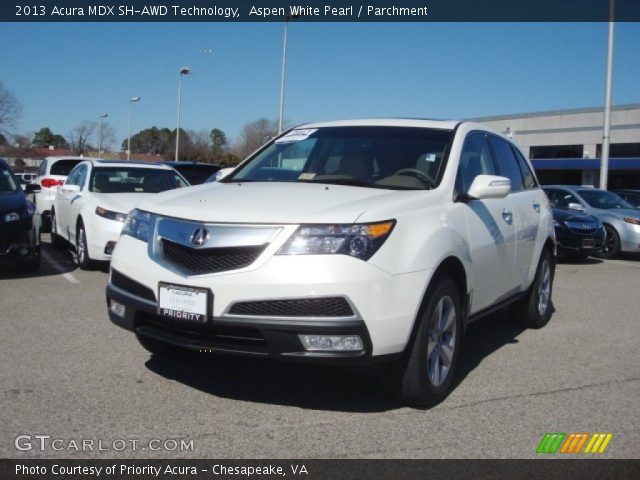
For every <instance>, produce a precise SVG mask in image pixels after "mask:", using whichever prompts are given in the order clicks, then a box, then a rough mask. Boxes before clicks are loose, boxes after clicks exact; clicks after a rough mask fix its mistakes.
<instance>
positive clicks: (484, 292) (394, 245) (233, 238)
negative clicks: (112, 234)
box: [107, 120, 555, 406]
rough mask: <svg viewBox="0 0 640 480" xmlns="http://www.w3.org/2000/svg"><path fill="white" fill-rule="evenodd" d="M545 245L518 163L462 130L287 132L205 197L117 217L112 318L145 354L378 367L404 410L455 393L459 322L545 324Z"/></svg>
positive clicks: (523, 165) (535, 190)
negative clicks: (505, 317) (384, 367)
mask: <svg viewBox="0 0 640 480" xmlns="http://www.w3.org/2000/svg"><path fill="white" fill-rule="evenodd" d="M554 265H555V238H554V229H553V220H552V216H551V210H550V207H549V203H548V201H547V198H546V196H545V194H544V192H543V191H542V190H541V189H540V188H539V186H538V183H537V181H536V178H535V176H534V174H533V172H532V170H531V166H530V165H529V163H528V162H527V161H526V160H525V158H524V156H523V155H522V153H521V152H520V151H519V150H518V148H517V147H516V146H515V145H513V144H512V143H511V142H510V141H509V140H508V139H506V138H505V137H503V136H502V135H501V134H499V133H496V132H493V131H490V130H488V129H486V128H485V127H483V126H481V125H478V124H473V123H459V122H451V121H426V120H354V121H340V122H327V123H316V124H309V125H304V126H301V127H297V128H295V129H292V130H290V131H288V132H285V133H284V134H283V135H281V136H279V137H278V138H276V139H275V140H273V141H271V142H269V143H268V144H266V145H265V146H264V147H263V148H262V149H260V150H259V151H257V152H256V153H255V154H253V155H252V156H251V157H249V158H248V159H247V160H246V161H245V162H244V163H243V164H241V165H240V166H239V167H238V168H237V169H235V170H234V171H233V173H232V174H231V175H229V176H228V177H226V178H225V179H223V180H222V181H221V182H218V183H210V184H205V185H202V186H197V187H192V188H189V189H183V190H176V191H172V192H165V193H161V194H159V195H158V196H156V197H155V198H154V199H152V200H146V201H144V202H142V203H140V204H139V206H138V208H137V209H136V210H133V211H132V212H131V213H130V214H129V216H128V218H127V219H126V222H125V226H124V228H123V233H122V236H121V238H120V240H119V241H118V244H117V246H116V249H115V251H114V253H113V258H112V261H111V275H110V279H109V284H108V287H107V302H108V311H109V316H110V318H111V320H112V321H113V322H114V323H116V324H117V325H120V326H122V327H124V328H126V329H128V330H131V331H133V332H135V334H136V335H137V337H138V339H139V341H140V343H141V344H142V345H143V346H144V347H145V348H147V349H148V350H149V351H151V352H152V353H154V354H157V355H164V356H178V355H182V354H185V353H186V352H188V351H189V350H192V351H193V350H195V351H198V350H206V351H214V352H225V353H237V354H245V355H254V356H265V357H273V358H279V359H283V360H285V359H286V360H298V361H302V360H314V361H326V362H334V363H335V362H343V363H360V364H362V363H365V364H366V363H373V362H377V361H381V360H390V361H393V364H392V365H393V366H394V368H392V369H390V370H391V371H392V372H396V373H394V379H395V385H396V386H397V388H398V391H399V393H400V394H401V396H402V398H403V399H404V400H405V401H406V402H408V403H410V404H412V405H416V406H429V405H433V404H435V403H437V402H439V401H441V400H442V399H443V398H444V397H445V396H446V395H447V393H448V392H449V390H450V389H451V385H452V379H453V376H454V372H455V368H456V364H457V361H458V358H459V356H460V345H461V344H460V340H461V336H462V333H463V331H464V329H465V326H466V325H467V323H468V322H470V321H472V320H474V319H476V318H478V317H480V316H482V315H483V314H486V313H488V312H490V311H493V310H495V309H496V308H497V307H500V306H504V305H507V304H512V305H513V307H514V308H513V311H514V316H515V318H516V319H517V320H518V321H520V322H522V323H523V324H524V325H526V326H530V327H534V328H538V327H541V326H543V325H545V323H546V322H547V321H548V320H549V317H550V315H551V310H552V307H551V288H552V281H553V272H554Z"/></svg>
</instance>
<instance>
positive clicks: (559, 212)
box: [553, 208, 599, 223]
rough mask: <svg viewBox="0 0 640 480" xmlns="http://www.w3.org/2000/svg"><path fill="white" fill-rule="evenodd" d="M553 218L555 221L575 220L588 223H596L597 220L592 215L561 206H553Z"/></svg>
mask: <svg viewBox="0 0 640 480" xmlns="http://www.w3.org/2000/svg"><path fill="white" fill-rule="evenodd" d="M553 219H554V220H556V221H559V222H560V221H561V222H565V221H567V220H569V221H575V222H588V223H598V222H599V220H598V219H597V218H596V217H594V216H593V215H588V214H586V213H583V212H579V211H577V210H565V209H563V208H554V209H553Z"/></svg>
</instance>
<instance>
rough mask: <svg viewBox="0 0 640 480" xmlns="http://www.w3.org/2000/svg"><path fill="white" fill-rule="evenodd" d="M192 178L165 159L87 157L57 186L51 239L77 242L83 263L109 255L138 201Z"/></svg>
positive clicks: (57, 243)
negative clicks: (162, 161) (162, 162)
mask: <svg viewBox="0 0 640 480" xmlns="http://www.w3.org/2000/svg"><path fill="white" fill-rule="evenodd" d="M188 185H189V184H188V183H187V181H186V180H185V179H184V178H183V177H182V176H181V175H180V174H179V173H178V172H176V171H175V170H174V169H173V168H171V167H168V166H166V165H160V164H153V163H137V162H110V161H106V160H86V161H83V162H81V163H79V164H78V165H77V166H76V167H75V168H74V169H73V170H72V171H71V172H70V173H69V176H68V177H67V179H66V181H65V183H64V185H63V186H62V187H60V188H59V189H58V192H57V194H56V197H55V200H54V202H53V208H52V211H51V241H52V243H53V244H54V246H62V245H63V244H64V243H65V242H64V240H66V241H67V242H69V243H71V244H72V245H74V246H75V247H76V252H77V255H76V258H77V262H78V266H79V267H80V268H81V269H87V268H89V267H90V266H91V264H92V262H93V261H94V260H103V261H104V260H110V259H111V253H112V252H113V248H114V247H115V244H116V242H117V240H118V238H119V237H120V232H121V231H122V226H123V224H124V220H125V218H126V216H127V213H128V212H129V211H130V210H132V209H133V208H134V207H135V206H136V205H137V204H138V203H139V202H141V201H142V200H145V199H147V198H148V197H150V196H151V195H154V194H156V193H159V192H163V191H165V190H171V189H173V188H180V187H186V186H188Z"/></svg>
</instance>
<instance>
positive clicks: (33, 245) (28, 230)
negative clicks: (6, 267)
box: [0, 220, 40, 263]
mask: <svg viewBox="0 0 640 480" xmlns="http://www.w3.org/2000/svg"><path fill="white" fill-rule="evenodd" d="M5 230H6V231H3V232H1V233H0V262H3V263H20V262H28V261H31V260H33V259H34V258H35V257H36V256H38V255H39V254H40V250H39V245H38V243H37V242H36V241H35V240H34V239H35V236H34V234H33V233H34V232H33V223H32V220H29V221H21V225H19V226H17V227H13V228H6V229H5Z"/></svg>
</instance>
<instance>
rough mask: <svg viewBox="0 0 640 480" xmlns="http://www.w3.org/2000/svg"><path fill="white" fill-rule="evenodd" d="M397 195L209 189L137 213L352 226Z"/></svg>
mask: <svg viewBox="0 0 640 480" xmlns="http://www.w3.org/2000/svg"><path fill="white" fill-rule="evenodd" d="M398 193H399V192H398V191H395V190H384V189H376V188H363V187H351V186H344V185H327V184H309V183H279V182H256V183H208V184H204V185H198V186H196V187H189V188H182V189H177V190H171V191H168V192H163V193H161V194H158V195H156V196H155V197H154V198H153V199H149V200H146V201H144V202H142V203H141V204H140V205H139V208H140V209H142V210H146V211H149V212H152V213H157V214H159V215H165V216H171V217H178V218H184V219H189V220H196V221H200V222H223V223H283V224H286V223H293V224H297V223H353V222H355V221H356V220H357V218H358V217H359V216H360V215H361V214H362V213H363V212H364V211H365V210H370V209H374V208H375V207H376V206H378V207H380V206H383V205H387V204H388V203H391V202H393V201H394V198H397V196H398ZM403 193H414V192H403ZM423 193H424V192H423Z"/></svg>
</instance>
